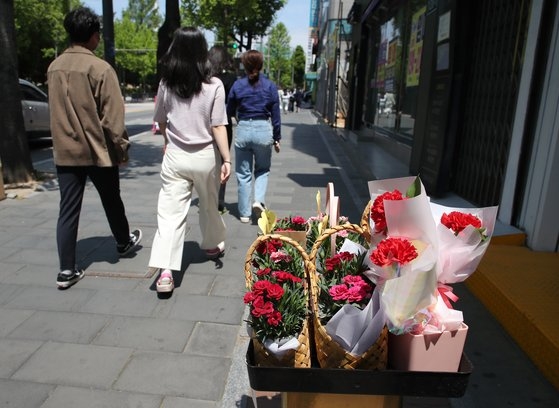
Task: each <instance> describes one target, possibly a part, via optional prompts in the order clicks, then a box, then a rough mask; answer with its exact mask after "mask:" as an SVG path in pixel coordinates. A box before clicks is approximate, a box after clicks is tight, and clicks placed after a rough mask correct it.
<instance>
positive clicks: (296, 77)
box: [291, 45, 306, 88]
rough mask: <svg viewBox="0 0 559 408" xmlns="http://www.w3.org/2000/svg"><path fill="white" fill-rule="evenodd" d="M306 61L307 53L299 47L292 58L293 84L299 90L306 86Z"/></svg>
mask: <svg viewBox="0 0 559 408" xmlns="http://www.w3.org/2000/svg"><path fill="white" fill-rule="evenodd" d="M305 60H306V58H305V51H304V50H303V47H301V46H300V45H298V46H297V47H296V48H295V52H294V53H293V55H292V56H291V65H292V66H293V82H294V85H295V87H297V88H303V85H304V84H305Z"/></svg>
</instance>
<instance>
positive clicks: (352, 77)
mask: <svg viewBox="0 0 559 408" xmlns="http://www.w3.org/2000/svg"><path fill="white" fill-rule="evenodd" d="M345 7H346V8H347V9H348V13H347V14H346V18H347V22H348V23H349V24H350V25H351V27H352V41H351V45H350V47H349V48H348V53H347V55H348V64H349V67H348V69H347V86H348V97H347V101H348V103H347V104H348V107H347V116H346V121H345V127H346V128H347V129H350V130H353V131H359V132H369V133H370V134H371V135H372V137H375V138H381V139H383V143H392V144H394V146H398V148H399V149H403V150H404V151H406V154H404V157H406V158H407V161H408V162H409V172H410V175H413V174H420V175H421V178H422V180H423V182H424V184H425V186H426V188H427V190H428V193H429V194H430V195H432V196H439V195H443V194H446V193H448V192H453V193H455V194H457V195H459V196H461V197H462V198H464V199H466V200H468V201H469V202H471V203H472V204H473V205H475V206H490V205H499V215H498V218H499V220H500V221H501V222H503V223H505V224H508V225H512V226H514V227H517V228H519V229H521V230H523V231H525V232H526V235H527V237H528V242H527V244H528V246H529V247H530V248H532V249H534V250H544V251H557V250H558V242H559V217H557V216H556V214H555V213H554V212H555V211H554V210H552V209H554V208H557V206H559V143H558V135H559V121H557V119H556V118H557V117H559V116H558V114H559V69H557V66H559V65H558V64H559V13H558V6H557V2H556V1H553V0H528V1H526V0H524V1H523V0H469V1H459V0H357V1H355V2H354V3H352V4H351V5H350V6H345ZM553 67H555V69H553ZM320 87H321V85H320V81H319V91H320ZM552 211H553V212H552ZM550 220H554V221H553V222H549V221H550Z"/></svg>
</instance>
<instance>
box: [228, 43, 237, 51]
mask: <svg viewBox="0 0 559 408" xmlns="http://www.w3.org/2000/svg"><path fill="white" fill-rule="evenodd" d="M229 48H232V49H234V50H236V49H237V48H239V44H237V43H236V42H230V43H229Z"/></svg>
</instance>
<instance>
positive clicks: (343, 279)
mask: <svg viewBox="0 0 559 408" xmlns="http://www.w3.org/2000/svg"><path fill="white" fill-rule="evenodd" d="M332 237H334V246H333V247H332V242H331V240H330V238H332ZM367 247H368V243H367V242H366V240H364V238H363V234H362V230H361V229H360V228H359V227H358V226H356V225H353V224H349V223H347V224H340V225H337V226H335V227H333V228H329V229H327V230H326V231H325V232H324V234H323V235H322V236H321V237H320V238H319V240H318V241H317V243H315V246H314V247H313V251H312V252H311V255H310V257H311V261H312V260H313V259H315V272H316V274H315V276H316V293H315V295H314V296H316V301H315V305H316V311H315V312H316V315H317V316H315V318H317V323H318V324H319V325H320V328H317V329H316V330H324V331H325V333H326V334H327V335H328V336H330V338H331V339H332V341H334V342H336V343H337V344H338V347H339V348H340V349H341V350H343V351H344V353H348V354H349V355H351V356H354V357H353V358H355V359H356V360H358V358H357V357H356V356H362V355H364V353H367V352H369V353H372V351H370V350H372V349H371V347H373V346H374V345H375V343H376V342H377V341H381V340H379V338H382V337H381V334H382V333H383V330H385V321H386V318H385V316H384V314H383V313H382V311H381V309H380V299H379V295H378V292H377V291H376V285H375V284H374V283H373V282H372V281H371V280H370V278H368V277H367V275H366V272H367V271H368V269H369V268H368V266H367V262H365V259H366V257H367V253H368V248H367ZM332 248H334V252H332ZM313 257H315V258H313ZM379 347H380V346H379ZM376 348H377V346H375V352H376ZM318 353H319V361H320V360H322V361H321V365H322V364H326V366H336V367H337V366H338V365H337V364H341V362H342V361H343V360H344V358H345V357H342V356H343V355H344V353H340V352H339V351H336V352H334V351H333V350H330V352H324V353H322V354H321V350H319V351H318ZM334 356H340V358H339V360H340V361H337V360H336V357H334ZM379 357H380V356H379ZM349 359H350V360H351V358H349ZM326 361H328V363H326ZM378 363H379V364H381V365H382V358H379V362H378ZM330 364H332V365H330ZM357 364H368V363H365V362H360V363H357ZM374 364H377V363H376V362H375V363H374ZM377 368H378V367H377Z"/></svg>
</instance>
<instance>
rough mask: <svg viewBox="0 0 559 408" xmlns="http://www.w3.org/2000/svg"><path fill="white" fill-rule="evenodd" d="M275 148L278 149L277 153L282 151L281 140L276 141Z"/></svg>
mask: <svg viewBox="0 0 559 408" xmlns="http://www.w3.org/2000/svg"><path fill="white" fill-rule="evenodd" d="M274 150H275V151H276V153H279V152H280V150H281V148H280V142H279V141H275V142H274Z"/></svg>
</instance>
